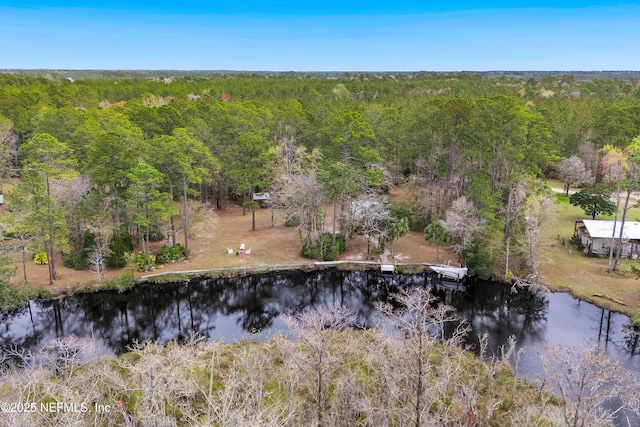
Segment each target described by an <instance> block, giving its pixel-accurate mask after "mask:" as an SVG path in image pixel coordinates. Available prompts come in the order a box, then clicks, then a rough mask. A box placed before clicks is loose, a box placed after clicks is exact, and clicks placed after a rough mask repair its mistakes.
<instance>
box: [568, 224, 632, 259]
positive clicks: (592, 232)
mask: <svg viewBox="0 0 640 427" xmlns="http://www.w3.org/2000/svg"><path fill="white" fill-rule="evenodd" d="M581 224H582V225H581ZM621 224H622V221H601V220H597V219H596V220H592V219H583V220H579V221H576V229H575V232H576V234H577V235H578V237H580V241H581V242H582V244H583V245H584V247H585V253H586V254H587V255H608V254H609V248H610V247H611V245H612V244H613V245H614V247H615V243H612V242H613V240H612V237H613V235H614V232H615V238H616V239H617V238H618V237H620V226H621ZM638 254H640V222H637V221H625V223H624V228H623V230H622V254H621V256H622V257H623V258H628V257H629V256H631V257H632V258H637V257H638Z"/></svg>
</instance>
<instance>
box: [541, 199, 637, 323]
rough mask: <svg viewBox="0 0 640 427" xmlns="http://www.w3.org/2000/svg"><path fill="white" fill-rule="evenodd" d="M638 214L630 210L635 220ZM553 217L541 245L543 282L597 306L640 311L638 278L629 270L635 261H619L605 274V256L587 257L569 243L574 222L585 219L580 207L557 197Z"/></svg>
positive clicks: (620, 310)
mask: <svg viewBox="0 0 640 427" xmlns="http://www.w3.org/2000/svg"><path fill="white" fill-rule="evenodd" d="M638 214H639V213H638V210H637V209H633V210H632V211H630V214H629V218H630V219H635V218H636V217H637V216H638ZM555 216H556V218H555V222H554V223H553V226H552V227H550V228H549V230H548V231H547V241H546V243H545V244H544V245H543V251H544V264H543V265H542V267H541V268H540V270H541V273H542V281H543V283H545V284H546V285H547V286H549V287H550V288H551V289H553V290H561V291H569V292H571V293H572V294H573V295H575V296H576V297H578V298H580V299H583V300H586V301H591V302H594V303H596V304H598V305H599V306H604V307H606V308H609V309H612V310H615V311H619V312H623V313H626V314H629V315H632V316H634V315H635V316H637V315H638V314H640V281H639V280H636V279H635V275H634V274H633V273H631V265H632V264H638V261H632V260H627V259H625V260H621V263H620V268H619V270H620V271H619V272H612V273H607V266H608V259H606V258H590V257H586V256H584V254H583V253H582V252H581V251H579V250H577V249H576V247H575V246H573V245H571V244H570V243H569V238H570V237H571V236H572V235H573V231H574V226H575V221H576V220H579V219H584V218H585V215H584V212H583V211H582V209H581V208H579V207H576V206H571V205H570V204H569V202H568V200H567V199H566V198H564V197H558V203H557V204H556V212H555ZM602 219H610V218H608V217H602ZM611 219H612V218H611ZM596 294H598V295H602V297H601V296H596ZM612 299H613V300H617V301H620V302H623V303H624V305H623V304H619V303H617V302H615V301H613V300H612Z"/></svg>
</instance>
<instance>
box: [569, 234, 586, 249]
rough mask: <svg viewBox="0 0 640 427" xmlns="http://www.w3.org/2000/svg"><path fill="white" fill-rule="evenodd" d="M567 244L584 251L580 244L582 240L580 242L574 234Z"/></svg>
mask: <svg viewBox="0 0 640 427" xmlns="http://www.w3.org/2000/svg"><path fill="white" fill-rule="evenodd" d="M569 243H571V244H572V245H574V246H575V247H576V248H578V249H579V250H581V251H582V250H584V245H583V244H582V240H580V236H578V235H577V234H574V235H573V236H571V238H570V239H569Z"/></svg>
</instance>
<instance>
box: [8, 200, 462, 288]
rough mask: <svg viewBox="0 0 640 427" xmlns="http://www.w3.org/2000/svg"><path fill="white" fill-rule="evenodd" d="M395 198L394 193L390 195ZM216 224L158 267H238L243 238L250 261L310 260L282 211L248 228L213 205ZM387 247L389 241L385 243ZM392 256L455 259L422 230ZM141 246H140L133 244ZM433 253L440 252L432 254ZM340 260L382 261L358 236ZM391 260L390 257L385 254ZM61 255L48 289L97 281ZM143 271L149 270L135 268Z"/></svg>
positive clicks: (42, 282) (234, 213)
mask: <svg viewBox="0 0 640 427" xmlns="http://www.w3.org/2000/svg"><path fill="white" fill-rule="evenodd" d="M392 197H393V194H392ZM213 213H214V214H215V215H216V217H217V218H216V221H215V224H214V225H213V226H212V229H211V230H207V231H205V232H204V233H202V234H201V235H200V236H199V237H198V238H195V239H191V240H190V241H189V248H190V250H191V258H190V259H189V260H188V261H179V262H176V263H174V264H165V265H162V266H160V268H159V269H158V270H156V272H177V271H184V270H205V269H216V268H227V267H242V266H244V263H245V260H244V259H243V257H241V256H236V255H235V252H236V251H238V250H239V248H240V244H241V243H244V244H245V248H246V249H251V257H250V259H249V260H248V262H249V265H250V266H269V265H283V264H304V263H311V262H313V260H309V259H307V258H303V257H302V256H301V255H300V248H301V241H300V237H299V233H298V230H297V229H296V228H290V227H285V226H284V217H283V215H282V212H279V211H277V210H275V211H273V212H272V210H271V209H260V210H258V211H256V230H255V231H252V230H251V212H250V211H246V213H245V215H243V214H242V208H240V207H237V206H234V207H231V208H228V209H224V210H214V211H213ZM327 213H328V216H327V220H326V229H327V231H330V227H331V225H332V218H331V213H332V210H331V209H330V207H327ZM177 240H178V242H180V243H183V240H184V237H183V236H178V239H177ZM163 244H164V242H156V243H153V244H152V251H153V250H155V251H157V250H158V249H159V248H160V247H161V246H162V245H163ZM227 248H231V249H233V251H234V254H232V255H230V254H228V252H227ZM387 248H388V249H391V244H388V245H387ZM393 249H394V258H393V259H394V260H395V261H397V262H407V263H413V262H430V263H435V262H446V261H447V260H452V261H453V260H456V259H457V258H456V257H455V256H454V255H453V254H452V253H451V252H449V251H448V250H446V249H445V248H438V249H437V250H436V247H435V246H431V245H428V244H427V242H426V241H425V240H424V237H423V234H422V233H421V232H415V231H414V232H410V233H409V234H408V235H407V236H405V237H402V238H400V239H397V240H396V242H395V244H394V247H393ZM137 250H138V251H142V250H143V249H142V248H141V247H140V248H138V249H137ZM436 253H437V254H438V257H437V258H436ZM14 258H15V260H16V261H17V264H16V266H17V267H18V274H17V275H16V276H15V277H14V279H18V280H19V279H21V278H22V265H21V263H19V259H20V258H19V255H18V254H14ZM339 259H340V260H372V261H380V256H379V255H377V254H374V253H370V254H369V255H368V256H367V242H366V241H365V240H364V239H363V238H361V237H356V238H353V239H349V240H348V241H347V251H346V252H345V253H343V254H341V255H340V257H339ZM389 259H390V260H391V259H392V258H391V257H389ZM61 261H62V260H61V258H60V257H58V259H57V260H56V270H57V271H58V274H59V279H58V280H56V281H55V283H54V285H53V286H52V287H51V288H50V289H51V290H52V291H54V292H65V291H70V290H74V289H78V288H83V287H90V286H92V285H94V284H95V283H96V276H95V274H94V273H92V272H90V271H77V270H72V269H68V268H66V267H64V266H63V265H62V262H61ZM119 273H120V270H113V271H109V272H107V276H106V277H107V278H111V277H113V276H115V275H117V274H119ZM136 274H137V276H138V277H139V276H142V275H144V274H148V273H136ZM27 278H28V281H29V283H31V284H34V285H38V286H44V287H47V288H48V287H49V285H48V283H49V280H48V270H47V266H41V265H35V264H34V263H33V261H31V260H29V261H27Z"/></svg>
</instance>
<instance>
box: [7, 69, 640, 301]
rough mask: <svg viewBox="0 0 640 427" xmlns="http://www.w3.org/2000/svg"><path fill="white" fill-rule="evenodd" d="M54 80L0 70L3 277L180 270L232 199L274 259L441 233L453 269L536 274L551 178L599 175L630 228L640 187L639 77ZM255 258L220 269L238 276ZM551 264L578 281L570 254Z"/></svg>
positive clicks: (573, 181)
mask: <svg viewBox="0 0 640 427" xmlns="http://www.w3.org/2000/svg"><path fill="white" fill-rule="evenodd" d="M66 77H67V76H65V75H62V74H51V73H49V74H47V75H46V78H44V77H31V76H30V75H29V74H27V73H24V74H3V75H0V180H1V181H0V185H1V187H0V191H3V193H4V209H5V215H3V216H2V217H0V224H2V238H3V242H2V244H3V251H12V253H13V254H14V257H15V258H14V261H15V263H16V266H17V267H19V268H18V269H17V270H16V271H18V272H22V273H23V274H22V275H21V277H20V278H18V277H17V276H18V275H16V276H15V277H14V279H13V280H14V282H15V281H26V282H33V283H36V282H37V283H38V284H44V285H47V284H48V287H49V289H59V286H60V285H58V283H65V284H66V286H69V287H75V286H77V285H79V284H78V283H75V279H74V277H75V276H73V274H72V273H71V272H69V271H68V270H63V267H62V266H63V264H66V265H69V266H73V267H74V268H83V269H85V268H88V269H89V270H90V271H92V272H93V273H92V274H93V277H92V279H91V280H92V281H93V282H98V283H99V282H102V281H105V280H110V279H111V278H112V277H113V276H116V275H119V274H120V271H119V269H121V268H123V267H124V265H125V264H126V260H127V257H128V256H129V255H127V254H129V253H133V256H134V257H135V261H136V264H137V268H138V269H141V270H146V271H147V272H148V271H156V270H157V269H158V268H160V267H161V266H162V265H161V264H160V263H159V259H165V261H167V264H166V266H167V268H168V269H172V268H173V267H172V265H174V264H171V263H172V262H174V263H175V262H176V261H175V260H174V259H170V260H169V259H167V258H166V257H164V256H161V257H160V258H159V257H158V256H159V255H161V252H162V251H163V249H162V248H161V247H162V246H163V245H166V247H167V248H173V247H175V245H176V244H177V243H178V242H180V243H181V245H182V246H183V249H182V248H181V250H180V253H181V255H182V257H183V260H184V261H181V262H183V263H185V264H186V263H187V262H188V263H189V264H188V265H189V266H191V265H195V264H197V263H200V264H199V265H201V264H206V263H205V262H204V258H203V254H202V253H201V252H199V251H201V250H202V249H201V248H199V247H198V245H197V243H196V242H195V240H196V239H198V238H200V239H202V238H208V237H207V236H211V235H213V234H214V233H215V232H216V231H215V230H216V228H215V223H216V216H217V215H218V216H219V215H220V214H221V212H223V211H224V209H225V208H231V209H234V210H233V212H239V210H240V208H241V210H242V212H243V214H244V213H248V214H250V215H248V216H250V217H251V221H250V222H249V223H247V224H245V223H243V225H242V227H243V228H246V231H249V232H256V231H258V230H259V229H260V227H259V225H257V223H258V222H259V221H260V218H261V217H262V218H263V219H264V218H265V217H267V218H268V217H270V218H271V221H270V224H269V226H273V228H274V232H275V230H276V229H277V232H279V233H281V234H286V235H287V237H288V241H289V243H285V245H286V246H287V250H290V251H289V252H286V254H285V256H284V257H283V259H282V261H280V262H278V261H275V263H286V262H287V261H289V260H291V259H294V260H295V262H299V261H300V257H299V255H301V254H302V253H303V252H304V254H305V255H307V256H311V257H317V258H321V259H333V258H338V259H339V258H340V257H341V256H347V255H345V254H344V253H343V254H342V255H341V251H343V250H346V251H347V253H348V251H349V248H350V247H351V246H353V245H354V243H353V242H354V238H355V239H359V240H362V241H364V242H365V243H366V245H365V248H366V249H363V251H362V252H363V254H362V255H363V256H365V257H369V258H370V257H372V256H377V254H378V253H384V252H383V251H384V250H385V249H391V250H395V249H396V247H397V245H398V244H400V243H399V242H400V241H401V240H402V239H403V237H402V236H403V235H404V233H405V232H406V233H409V234H407V235H409V236H410V235H411V233H419V234H421V235H423V233H424V231H425V229H426V228H427V227H429V226H431V225H432V224H438V225H441V226H442V228H440V229H439V231H440V232H439V233H437V234H433V233H431V232H430V233H427V235H426V236H427V237H429V238H430V240H431V241H432V242H433V245H434V246H436V248H437V247H438V245H442V244H445V245H446V246H447V247H449V248H450V249H451V250H453V251H454V252H455V255H454V256H453V257H447V258H445V259H446V260H449V259H451V261H452V262H453V263H457V262H459V263H462V264H466V265H467V266H468V267H469V268H470V272H471V273H472V274H475V275H478V276H481V277H493V278H499V279H506V280H511V279H515V278H518V279H521V280H525V281H529V282H533V281H539V280H540V279H541V273H544V272H545V270H544V269H543V267H542V266H543V264H544V263H545V262H547V263H548V261H549V259H550V258H553V257H554V256H555V255H556V252H554V250H553V249H550V248H549V246H550V245H549V244H548V242H549V233H548V231H549V230H551V229H552V228H553V227H554V225H553V224H554V221H552V220H553V217H554V215H553V210H554V206H555V205H554V204H553V201H554V198H553V196H552V195H551V194H550V192H549V189H548V186H547V185H546V180H547V179H549V178H553V177H557V178H558V179H561V180H562V187H563V189H564V190H565V192H568V189H569V186H571V185H579V184H589V183H591V182H592V181H595V182H597V183H601V184H604V185H606V186H607V188H608V189H609V190H610V191H611V192H612V193H613V194H616V195H619V198H618V199H617V200H618V201H617V202H616V206H617V215H618V218H620V219H627V220H631V219H633V210H631V209H630V207H631V206H632V205H633V203H634V201H633V199H631V202H628V201H629V198H628V197H627V196H628V195H630V194H632V193H633V191H635V190H637V189H639V188H640V187H639V185H640V184H638V182H640V178H639V177H640V174H639V173H638V167H637V164H638V161H639V160H638V157H639V156H638V151H639V150H640V141H638V140H637V139H635V140H634V138H636V137H637V136H638V135H640V121H639V119H638V117H640V115H639V114H638V111H640V85H639V83H638V81H637V80H635V79H633V78H631V76H627V77H629V78H628V79H627V78H625V76H624V75H623V76H620V75H615V76H610V75H607V74H602V75H600V76H598V75H596V78H591V77H593V76H589V78H586V79H584V80H583V79H582V78H583V77H584V75H583V74H576V75H572V74H568V73H567V74H549V73H541V74H538V75H536V74H532V75H528V76H527V78H521V77H519V76H514V75H506V74H505V75H498V76H495V75H492V76H490V77H489V76H485V75H481V74H472V73H450V74H438V73H415V74H366V73H365V74H356V75H351V74H345V75H323V74H307V75H302V74H301V75H297V74H291V75H287V74H281V75H264V74H251V75H250V74H234V75H230V74H221V73H218V74H211V75H207V76H202V75H199V74H198V75H194V74H189V73H187V74H180V76H175V77H172V76H161V77H158V78H145V77H144V76H143V75H142V74H136V75H135V76H132V75H126V76H121V75H117V74H110V75H109V76H106V77H102V78H76V79H75V80H74V79H67V78H66ZM576 77H578V78H576ZM597 77H602V78H597ZM611 77H613V78H611ZM394 186H399V187H401V188H403V189H404V190H405V194H404V196H403V198H402V200H401V201H399V202H398V204H392V203H390V201H389V198H388V196H387V194H386V193H388V192H389V191H390V189H392V188H394ZM614 190H615V191H614ZM266 192H268V193H269V196H268V197H264V194H263V193H266ZM255 194H262V197H263V199H260V200H254V198H255V197H254V195H255ZM327 206H329V208H328V209H327ZM216 214H217V215H216ZM580 216H582V215H580ZM276 222H277V223H276ZM556 223H557V221H556ZM284 224H286V225H287V226H288V230H286V231H283V230H282V229H281V228H277V227H280V226H284ZM400 225H402V227H400ZM269 226H267V227H269ZM407 226H408V231H407ZM437 228H438V227H433V226H432V227H431V228H430V229H429V230H430V231H434V230H436V229H437ZM289 231H290V233H289ZM400 231H402V233H400ZM443 233H444V234H443ZM217 237H221V236H220V235H218V236H217ZM568 237H569V236H566V238H568ZM563 238H564V237H563ZM434 239H435V240H434ZM243 240H244V238H243V237H241V232H240V231H239V230H235V232H234V236H230V235H224V236H222V238H219V239H217V240H216V241H215V242H214V243H213V246H209V247H208V249H207V250H208V251H209V252H215V257H216V258H222V254H223V253H226V251H227V248H228V249H229V250H230V251H231V252H232V253H238V254H239V252H238V250H239V247H238V245H239V244H240V243H241V242H242V241H243ZM556 240H557V239H556ZM154 242H155V243H154ZM218 242H219V243H218ZM227 242H229V243H227ZM445 242H446V243H445ZM218 245H219V246H218ZM265 249H266V250H265V251H264V252H263V253H262V254H258V255H256V252H255V246H254V249H253V251H254V252H247V253H243V255H244V256H243V257H240V256H237V257H227V258H226V259H224V261H226V263H227V264H228V265H229V266H236V264H239V265H241V266H242V265H244V266H245V267H250V266H251V265H255V264H256V260H258V259H259V257H263V256H264V257H265V259H266V257H267V256H266V255H265V252H268V248H265ZM619 252H620V251H618V253H619ZM37 253H46V255H47V263H46V264H45V265H44V266H42V267H43V268H44V269H46V271H47V275H46V276H47V277H46V278H42V277H41V275H40V274H37V275H35V276H32V277H28V274H27V273H30V271H31V270H30V269H28V268H26V264H27V263H32V262H33V261H32V259H31V256H32V255H34V254H37ZM163 253H164V254H165V255H166V254H167V253H173V251H172V250H171V249H165V250H164V252H163ZM292 254H293V255H292ZM249 255H250V256H249ZM272 258H273V257H272ZM563 259H564V258H563V257H561V256H558V257H557V258H556V260H553V259H552V262H554V261H555V262H557V263H559V262H560V261H561V260H563ZM269 260H270V261H271V258H270V259H269ZM430 261H431V262H434V261H436V262H442V260H437V259H435V260H430ZM565 261H567V262H572V261H573V260H565ZM587 262H589V263H593V265H597V266H598V268H600V267H599V264H598V261H594V260H591V259H588V260H587ZM590 265H591V264H590ZM182 267H184V265H182ZM212 267H214V266H212V265H209V266H205V267H204V268H212ZM541 268H542V269H541ZM628 268H630V266H629V264H628V263H627V262H626V261H624V260H617V259H614V260H613V261H612V262H611V263H609V264H608V265H607V266H606V268H605V269H606V270H608V271H610V272H614V271H618V272H621V276H622V279H621V280H620V281H618V282H617V283H618V285H619V286H621V287H625V286H626V287H628V288H629V289H635V291H633V292H635V294H634V295H635V296H634V298H637V294H638V290H637V288H633V286H631V285H629V283H630V282H631V281H630V280H628V279H629V278H625V274H624V271H625V270H628ZM182 269H183V270H184V269H185V268H182ZM62 271H63V272H64V273H61V272H62ZM558 271H561V272H562V274H565V275H566V274H573V273H575V271H574V268H573V266H572V265H571V264H564V265H562V266H561V267H559V268H558ZM614 274H615V273H611V277H617V276H614ZM85 277H86V276H85ZM90 277H91V276H90ZM555 279H556V276H552V275H549V276H547V277H546V278H544V281H545V282H553V281H555ZM568 282H569V281H568V280H566V279H565V280H563V283H568ZM594 283H600V282H597V281H596V282H594ZM620 283H623V284H622V285H620ZM551 284H553V283H551ZM81 285H82V284H80V286H81ZM561 286H565V285H564V284H563V285H561ZM593 293H595V292H593ZM599 293H605V292H602V290H601V291H600V292H599ZM607 293H608V290H607ZM614 298H616V299H618V297H617V296H615V295H614ZM620 300H621V301H629V300H628V299H623V298H622V299H620ZM628 306H629V307H631V308H630V309H629V310H628V311H631V312H633V311H634V310H637V309H638V308H637V307H638V304H636V302H635V301H634V300H631V301H629V303H628Z"/></svg>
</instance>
